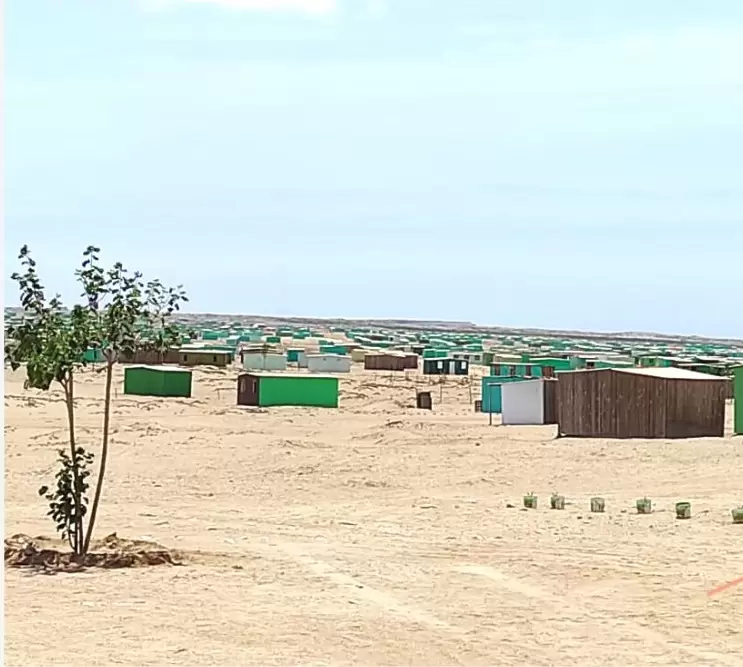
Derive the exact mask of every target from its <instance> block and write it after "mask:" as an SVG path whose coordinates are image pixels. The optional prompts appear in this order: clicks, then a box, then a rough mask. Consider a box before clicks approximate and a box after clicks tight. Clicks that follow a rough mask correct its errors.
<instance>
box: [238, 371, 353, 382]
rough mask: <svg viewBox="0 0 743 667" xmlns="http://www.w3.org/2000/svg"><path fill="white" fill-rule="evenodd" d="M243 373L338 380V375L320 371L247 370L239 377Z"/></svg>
mask: <svg viewBox="0 0 743 667" xmlns="http://www.w3.org/2000/svg"><path fill="white" fill-rule="evenodd" d="M243 375H252V376H257V377H262V378H264V377H265V378H305V379H308V380H310V379H312V378H325V379H328V380H337V379H338V377H337V376H335V375H321V374H320V373H282V372H280V371H279V372H275V373H272V372H271V371H245V372H244V373H240V374H239V375H238V377H242V376H243Z"/></svg>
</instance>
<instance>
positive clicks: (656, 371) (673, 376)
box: [612, 366, 726, 382]
mask: <svg viewBox="0 0 743 667" xmlns="http://www.w3.org/2000/svg"><path fill="white" fill-rule="evenodd" d="M612 370H615V371H617V372H618V373H634V374H635V375H650V376H652V377H658V378H667V379H670V380H717V381H718V382H720V381H724V380H725V379H726V378H724V377H720V376H719V375H710V374H709V373H699V372H697V371H690V370H687V369H686V368H675V367H673V366H667V367H665V368H614V369H612Z"/></svg>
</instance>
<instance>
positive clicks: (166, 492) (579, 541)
mask: <svg viewBox="0 0 743 667" xmlns="http://www.w3.org/2000/svg"><path fill="white" fill-rule="evenodd" d="M235 377H236V371H235V370H234V369H232V370H216V369H211V370H210V369H206V370H198V371H196V372H195V374H194V379H195V396H194V397H193V398H192V399H188V400H171V399H169V400H161V399H149V398H134V397H128V396H123V395H121V393H120V389H119V393H117V396H116V398H115V403H114V422H113V429H114V431H113V444H112V455H111V460H110V474H109V476H108V480H107V485H106V488H105V494H104V504H103V506H102V510H101V514H100V523H99V526H98V530H97V535H98V536H103V535H106V534H107V533H111V532H113V531H116V532H117V533H118V534H119V535H120V536H122V537H128V538H136V539H148V540H154V541H156V542H158V543H161V544H164V545H166V546H168V547H172V548H175V549H178V550H182V551H183V552H184V553H185V554H186V559H187V565H186V566H184V567H171V566H167V565H166V566H158V567H149V568H138V569H127V570H110V571H100V570H89V571H87V572H85V573H78V574H57V575H55V576H44V575H40V574H33V573H31V572H27V571H22V570H17V569H7V568H6V571H5V580H6V601H5V621H6V625H5V633H6V635H5V646H6V654H5V659H6V663H5V664H6V665H9V666H15V665H24V666H27V665H46V666H47V667H49V666H57V665H60V666H61V665H81V664H84V665H87V666H90V667H93V666H107V665H132V666H134V665H137V666H140V665H157V666H160V665H183V666H190V665H215V666H218V665H227V666H235V667H237V666H244V665H313V666H319V665H334V666H341V665H426V666H433V665H499V666H501V665H519V666H523V667H527V666H528V667H538V666H541V665H544V666H547V665H550V666H552V665H571V666H572V667H578V666H585V667H589V666H590V667H596V666H599V665H621V666H622V667H629V666H631V665H684V664H687V665H710V666H717V665H720V666H729V665H743V632H742V631H741V628H742V627H743V624H742V620H743V585H741V586H737V587H731V588H730V589H728V590H727V591H725V592H723V593H720V594H719V595H716V596H713V597H709V596H708V594H707V593H708V591H709V590H710V589H712V588H713V587H715V586H717V585H719V584H721V583H723V582H726V581H730V580H733V579H735V578H737V577H740V576H743V526H734V525H732V523H731V518H730V509H731V508H732V507H734V506H737V505H739V504H741V503H742V502H743V484H742V483H741V473H740V471H741V469H743V439H741V438H739V437H738V438H732V437H728V438H725V439H722V440H715V439H707V440H694V441H691V440H688V441H677V442H666V441H654V442H643V441H629V442H614V441H595V440H592V441H587V440H586V441H581V440H572V439H565V440H554V439H553V433H554V428H553V427H531V428H515V427H502V426H495V427H489V426H488V424H487V418H486V417H484V416H482V415H478V414H475V413H474V412H473V410H472V407H471V403H470V402H469V392H468V389H467V386H466V385H465V384H461V385H459V384H456V383H455V382H454V381H450V382H448V383H447V384H446V385H445V387H444V389H443V402H440V401H439V389H438V388H436V389H435V391H434V394H433V397H434V403H435V409H434V411H433V412H426V411H419V410H415V409H414V408H413V405H414V396H415V391H414V381H413V379H412V378H409V379H406V377H405V376H404V375H402V374H399V375H397V376H394V377H393V376H392V374H390V373H378V374H375V373H372V372H364V371H359V370H356V371H355V372H354V373H353V374H352V376H351V377H345V378H343V379H342V385H341V386H342V393H341V403H342V406H341V408H340V409H338V410H321V409H304V408H299V409H298V408H273V409H270V410H258V409H242V408H238V407H236V406H235V405H234V403H235ZM22 379H23V378H22V376H21V375H20V373H15V374H7V375H6V379H5V464H6V468H5V494H6V495H5V532H6V536H7V535H12V534H14V533H21V532H22V533H28V534H30V535H51V534H52V526H51V525H50V523H49V522H48V521H47V520H46V519H45V517H44V512H45V507H44V505H43V503H42V501H41V499H40V498H39V497H38V495H37V488H38V486H39V485H40V484H41V483H43V482H48V481H50V478H51V477H52V476H53V474H54V464H55V461H54V459H55V447H56V446H58V445H60V446H61V445H63V444H64V439H65V437H66V432H65V421H64V413H63V403H62V399H61V395H60V394H59V393H48V394H40V393H39V392H34V391H26V390H24V389H23V382H22ZM121 380H122V372H121V370H120V369H119V371H118V374H117V383H116V384H117V386H118V387H119V388H120V387H121V386H122V382H121ZM418 381H419V382H422V381H423V378H422V376H418ZM78 391H79V395H80V398H79V400H78V407H79V409H80V414H79V421H80V438H81V440H82V444H86V445H90V446H96V447H97V438H98V432H99V427H100V423H101V420H102V404H101V400H100V399H101V397H102V394H103V380H102V377H101V376H100V375H98V376H96V375H94V374H92V373H86V375H85V378H84V380H83V382H82V384H81V385H80V387H79V390H78ZM474 391H475V394H477V384H475V389H474ZM532 490H533V491H534V492H535V493H538V495H539V496H540V504H541V506H540V509H538V510H537V511H526V510H521V509H520V506H521V497H522V496H523V494H525V493H527V492H529V491H532ZM553 490H558V491H559V492H561V493H563V494H565V495H566V496H567V498H568V501H569V505H568V507H567V508H566V510H565V511H564V512H560V511H551V510H549V509H546V507H545V506H546V505H548V501H549V496H550V494H551V492H552V491H553ZM645 494H647V495H648V496H650V497H651V498H652V499H653V500H654V502H655V504H656V507H657V511H656V512H655V513H654V514H652V515H650V516H638V515H636V514H635V513H634V510H633V506H634V501H635V499H636V498H638V497H641V496H643V495H645ZM594 495H603V496H604V497H606V499H607V506H608V510H607V513H606V514H604V515H596V514H593V515H592V514H589V513H588V511H587V509H588V503H589V498H590V497H591V496H594ZM677 500H690V501H691V502H692V504H693V513H694V516H693V518H692V519H691V520H690V521H678V520H676V519H675V515H674V512H673V504H674V503H675V502H676V501H677ZM509 505H512V506H509Z"/></svg>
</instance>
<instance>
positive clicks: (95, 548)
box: [5, 533, 183, 574]
mask: <svg viewBox="0 0 743 667" xmlns="http://www.w3.org/2000/svg"><path fill="white" fill-rule="evenodd" d="M182 564H183V563H182V559H181V556H180V554H178V553H177V552H175V551H172V550H170V549H166V548H165V547H163V546H161V545H159V544H156V543H155V542H146V541H140V540H126V539H122V538H120V537H118V536H117V535H116V533H112V534H111V535H108V536H106V537H105V538H103V539H102V540H99V541H97V542H94V543H93V544H92V545H91V549H90V551H89V553H88V554H87V555H86V556H85V557H84V558H78V557H76V556H75V555H74V554H73V553H72V552H71V551H70V549H69V545H67V543H65V542H63V541H62V540H54V539H49V538H45V537H29V536H28V535H23V534H20V535H13V536H12V537H9V538H6V540H5V565H6V566H7V567H19V568H30V569H35V570H42V571H44V572H47V573H49V574H52V573H55V572H79V571H80V570H83V569H86V568H91V567H99V568H106V569H112V568H123V567H147V566H151V565H182Z"/></svg>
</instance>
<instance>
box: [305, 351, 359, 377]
mask: <svg viewBox="0 0 743 667" xmlns="http://www.w3.org/2000/svg"><path fill="white" fill-rule="evenodd" d="M307 370H308V371H309V372H310V373H350V372H351V357H348V356H345V355H342V354H308V355H307Z"/></svg>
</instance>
